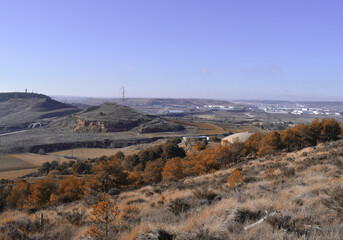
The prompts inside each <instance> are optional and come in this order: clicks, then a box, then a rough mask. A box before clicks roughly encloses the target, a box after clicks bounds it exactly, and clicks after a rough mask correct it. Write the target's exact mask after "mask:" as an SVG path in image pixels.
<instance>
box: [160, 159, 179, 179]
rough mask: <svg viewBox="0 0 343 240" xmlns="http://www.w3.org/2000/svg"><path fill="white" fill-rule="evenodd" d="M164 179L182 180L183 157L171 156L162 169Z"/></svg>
mask: <svg viewBox="0 0 343 240" xmlns="http://www.w3.org/2000/svg"><path fill="white" fill-rule="evenodd" d="M162 177H163V179H172V180H175V181H177V180H180V179H181V178H183V167H182V162H181V158H170V159H168V160H167V162H166V164H165V165H164V167H163V171H162Z"/></svg>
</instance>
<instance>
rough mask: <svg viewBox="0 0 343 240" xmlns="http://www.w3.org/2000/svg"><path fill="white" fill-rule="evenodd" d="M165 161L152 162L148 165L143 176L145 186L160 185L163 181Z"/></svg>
mask: <svg viewBox="0 0 343 240" xmlns="http://www.w3.org/2000/svg"><path fill="white" fill-rule="evenodd" d="M162 168H163V161H162V159H161V160H159V161H157V160H156V161H150V162H148V163H147V165H146V167H145V169H144V173H143V175H142V177H143V182H144V183H145V184H152V183H158V182H160V181H161V180H162Z"/></svg>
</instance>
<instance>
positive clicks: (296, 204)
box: [0, 141, 343, 240]
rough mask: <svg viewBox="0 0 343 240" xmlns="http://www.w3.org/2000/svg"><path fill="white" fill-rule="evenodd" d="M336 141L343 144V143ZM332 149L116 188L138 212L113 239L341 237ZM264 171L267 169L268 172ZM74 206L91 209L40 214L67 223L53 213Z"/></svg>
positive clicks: (14, 215) (78, 230)
mask: <svg viewBox="0 0 343 240" xmlns="http://www.w3.org/2000/svg"><path fill="white" fill-rule="evenodd" d="M339 144H340V145H339V146H343V141H341V142H340V143H339ZM335 149H336V150H337V151H333V150H335ZM338 149H340V148H338V147H337V146H332V147H328V146H324V145H323V146H318V147H316V149H314V148H308V149H305V150H302V151H299V152H297V153H290V154H283V155H282V156H275V157H268V156H267V157H264V158H260V159H256V160H251V161H250V162H246V163H241V164H239V165H238V166H237V165H236V166H233V167H232V168H229V169H226V170H221V171H217V172H215V173H213V174H207V175H203V176H198V177H192V178H187V179H183V180H181V181H179V182H163V183H161V184H158V185H153V186H146V187H143V188H140V189H138V190H135V191H128V192H122V193H121V194H119V195H118V196H115V197H113V200H114V201H116V203H117V205H118V206H119V207H120V208H123V207H126V206H128V205H134V206H136V207H137V208H138V209H139V210H140V213H139V215H138V216H137V221H136V222H135V223H134V224H132V225H130V226H129V227H128V228H127V229H125V230H123V231H122V232H121V233H120V236H119V239H136V240H140V239H177V240H181V239H182V240H184V239H185V240H196V239H197V240H199V239H200V240H201V239H203V240H224V239H225V240H226V239H341V236H342V235H343V219H342V217H341V215H340V214H341V213H340V212H338V211H341V210H340V209H341V205H340V204H342V206H343V200H340V199H339V197H338V198H337V196H341V195H340V194H341V193H340V192H339V191H338V190H336V189H338V188H337V186H343V174H342V171H338V170H340V169H341V168H342V167H340V166H341V165H340V163H338V162H337V161H340V162H341V163H342V160H341V158H340V155H339V154H340V151H341V150H338ZM303 152H306V153H307V154H306V156H304V155H303V154H302V153H303ZM342 152H343V151H342ZM323 154H325V155H326V157H325V158H322V155H323ZM307 159H309V160H307ZM237 167H239V168H240V170H241V172H242V174H243V175H244V177H245V183H244V184H242V185H240V186H238V187H235V188H232V187H230V186H229V185H228V183H227V178H228V176H231V175H232V173H233V171H234V170H235V169H236V168H237ZM270 169H271V170H273V171H272V173H273V174H271V176H268V177H266V173H268V171H269V170H270ZM210 194H213V196H214V197H213V199H212V200H211V201H209V200H208V199H207V196H210ZM323 199H326V201H325V204H324V202H323ZM340 201H341V202H340ZM73 208H78V209H84V210H85V211H86V215H87V214H89V209H90V208H89V206H87V205H85V204H83V203H82V202H79V203H72V204H70V205H62V206H59V207H57V208H52V209H47V210H45V211H44V212H45V215H46V216H48V217H49V218H51V222H52V223H54V224H55V225H56V226H59V227H63V226H67V225H66V224H70V223H68V222H66V221H67V220H66V219H64V218H63V216H64V215H65V214H62V216H60V215H58V214H56V212H62V213H63V212H70V211H71V209H73ZM337 209H338V210H337ZM274 211H278V213H277V214H276V215H275V216H272V217H268V218H267V219H266V220H265V221H264V222H263V223H261V224H258V225H256V226H254V227H251V228H249V229H247V230H245V229H244V228H245V227H247V226H249V225H251V224H253V223H255V222H256V221H258V220H259V219H261V218H262V217H264V216H266V214H267V212H268V213H271V212H274ZM20 214H23V213H18V212H7V213H3V214H2V215H0V219H6V221H8V219H12V220H15V219H18V218H19V217H20ZM3 221H4V220H1V221H0V225H1V224H2V222H3ZM87 221H89V220H87V219H86V223H85V224H84V225H81V226H76V225H73V226H72V228H73V229H75V234H73V235H72V236H73V239H82V237H81V236H84V234H85V233H86V231H87V229H88V226H89V225H87V224H89V223H87ZM168 237H169V238H168ZM66 239H68V238H66Z"/></svg>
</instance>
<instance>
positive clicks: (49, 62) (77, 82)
mask: <svg viewBox="0 0 343 240" xmlns="http://www.w3.org/2000/svg"><path fill="white" fill-rule="evenodd" d="M342 12H343V1H340V0H327V1H324V0H322V1H318V0H287V1H281V0H280V1H276V0H269V1H267V0H235V1H233V0H98V1H95V0H92V1H91V0H58V1H46V0H41V1H38V0H30V1H27V0H15V1H8V0H0V92H12V91H24V90H25V89H28V91H34V92H36V91H37V92H39V93H43V94H46V95H64V96H89V97H119V96H120V89H121V88H122V87H125V90H126V96H127V97H164V98H168V97H174V98H215V99H279V100H313V101H322V100H325V101H343V94H342V90H343V78H342V77H343V31H342V25H343V14H342Z"/></svg>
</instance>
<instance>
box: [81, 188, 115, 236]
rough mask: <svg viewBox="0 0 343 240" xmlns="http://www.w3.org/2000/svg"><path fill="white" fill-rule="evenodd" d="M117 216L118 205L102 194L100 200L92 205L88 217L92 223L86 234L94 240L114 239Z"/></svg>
mask: <svg viewBox="0 0 343 240" xmlns="http://www.w3.org/2000/svg"><path fill="white" fill-rule="evenodd" d="M118 218H119V208H118V206H117V205H116V204H115V203H114V202H112V201H110V200H109V199H108V197H107V195H106V194H103V195H102V199H101V201H100V202H98V203H97V204H94V205H93V207H92V211H91V217H90V221H91V223H92V225H91V227H90V229H89V231H88V234H89V235H90V236H91V237H92V238H93V239H95V240H103V239H115V238H116V236H117V234H118V227H117V224H118V222H117V221H118Z"/></svg>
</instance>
